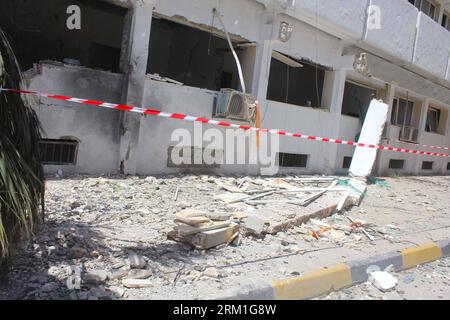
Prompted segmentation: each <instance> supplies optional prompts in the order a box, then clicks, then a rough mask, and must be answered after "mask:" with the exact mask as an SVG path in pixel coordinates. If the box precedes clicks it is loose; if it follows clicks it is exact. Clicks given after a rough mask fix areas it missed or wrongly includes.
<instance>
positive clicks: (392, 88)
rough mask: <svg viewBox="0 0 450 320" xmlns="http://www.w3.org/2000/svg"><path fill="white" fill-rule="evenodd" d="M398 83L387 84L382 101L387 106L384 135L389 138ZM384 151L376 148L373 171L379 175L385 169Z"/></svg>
mask: <svg viewBox="0 0 450 320" xmlns="http://www.w3.org/2000/svg"><path fill="white" fill-rule="evenodd" d="M397 87H398V84H397V83H395V82H391V83H389V84H388V86H387V90H386V95H385V97H384V99H383V100H384V103H386V104H387V105H388V106H389V109H388V113H387V117H386V129H385V130H386V137H387V138H388V139H389V140H390V139H392V137H391V126H392V124H391V117H392V106H393V104H394V98H395V92H396V90H397ZM384 154H385V153H384V152H383V151H381V150H378V153H377V160H376V162H375V167H376V168H375V169H376V170H374V172H376V173H377V174H378V175H381V174H382V173H383V172H384V171H385V170H384V168H383V165H382V163H383V155H384Z"/></svg>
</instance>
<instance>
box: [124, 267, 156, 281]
mask: <svg viewBox="0 0 450 320" xmlns="http://www.w3.org/2000/svg"><path fill="white" fill-rule="evenodd" d="M152 275H153V272H152V271H150V270H143V269H132V270H130V271H129V272H128V275H127V277H126V278H127V279H147V278H150V277H151V276H152Z"/></svg>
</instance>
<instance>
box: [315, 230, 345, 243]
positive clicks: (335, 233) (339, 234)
mask: <svg viewBox="0 0 450 320" xmlns="http://www.w3.org/2000/svg"><path fill="white" fill-rule="evenodd" d="M321 235H322V236H324V237H327V238H328V239H330V240H333V241H345V240H346V239H347V236H346V235H345V233H344V232H343V231H339V230H333V229H331V230H328V231H325V232H322V233H321Z"/></svg>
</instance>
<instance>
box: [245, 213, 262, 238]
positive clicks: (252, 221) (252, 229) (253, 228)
mask: <svg viewBox="0 0 450 320" xmlns="http://www.w3.org/2000/svg"><path fill="white" fill-rule="evenodd" d="M265 229H266V221H264V220H262V219H260V218H258V217H257V216H253V215H248V216H247V218H245V219H244V220H243V225H242V230H243V234H244V235H246V236H248V235H256V236H261V235H262V234H263V232H264V231H265Z"/></svg>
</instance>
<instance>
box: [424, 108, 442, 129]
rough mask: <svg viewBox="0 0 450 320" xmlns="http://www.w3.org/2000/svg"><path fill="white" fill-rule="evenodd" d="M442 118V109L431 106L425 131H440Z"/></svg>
mask: <svg viewBox="0 0 450 320" xmlns="http://www.w3.org/2000/svg"><path fill="white" fill-rule="evenodd" d="M440 118H441V110H439V109H436V108H429V109H428V113H427V122H426V125H425V131H426V132H434V133H438V130H439V121H440Z"/></svg>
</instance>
